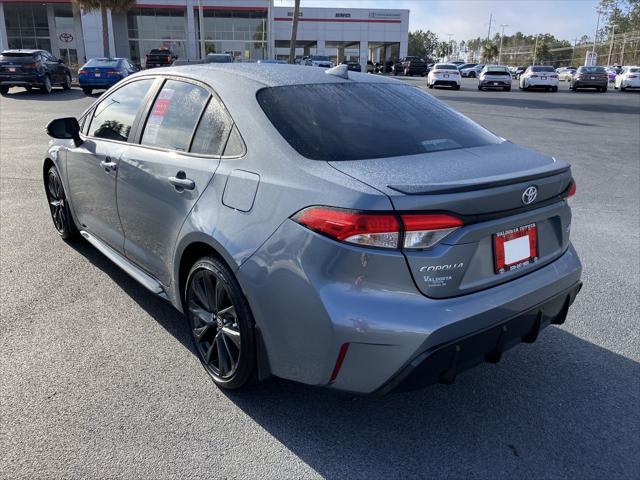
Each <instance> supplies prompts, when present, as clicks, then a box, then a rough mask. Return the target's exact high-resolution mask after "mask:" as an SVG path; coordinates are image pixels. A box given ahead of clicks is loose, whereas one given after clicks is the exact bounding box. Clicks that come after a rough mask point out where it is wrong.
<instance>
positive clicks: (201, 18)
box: [198, 0, 207, 58]
mask: <svg viewBox="0 0 640 480" xmlns="http://www.w3.org/2000/svg"><path fill="white" fill-rule="evenodd" d="M198 25H199V27H200V58H204V57H206V56H207V50H206V49H205V47H204V12H203V11H202V0H198Z"/></svg>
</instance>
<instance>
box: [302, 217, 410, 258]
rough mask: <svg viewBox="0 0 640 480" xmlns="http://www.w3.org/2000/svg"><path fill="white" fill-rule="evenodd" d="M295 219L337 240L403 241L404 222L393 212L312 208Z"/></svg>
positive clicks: (378, 243)
mask: <svg viewBox="0 0 640 480" xmlns="http://www.w3.org/2000/svg"><path fill="white" fill-rule="evenodd" d="M293 220H295V221H296V222H298V223H300V224H302V225H304V226H305V227H307V228H310V229H311V230H314V231H316V232H318V233H322V234H323V235H326V236H328V237H331V238H333V239H335V240H340V241H342V242H348V243H355V244H357V245H364V246H368V247H381V248H398V244H399V241H400V240H399V239H400V223H399V222H398V218H397V217H396V216H395V215H392V214H379V213H359V212H354V211H351V210H339V209H334V208H328V207H309V208H306V209H304V210H302V211H301V212H299V213H297V214H296V215H295V216H294V217H293Z"/></svg>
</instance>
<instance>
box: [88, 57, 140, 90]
mask: <svg viewBox="0 0 640 480" xmlns="http://www.w3.org/2000/svg"><path fill="white" fill-rule="evenodd" d="M137 71H138V69H137V68H136V67H135V66H134V65H132V64H131V63H130V62H129V60H127V59H126V58H92V59H90V60H89V61H88V62H87V63H85V64H84V66H83V67H82V68H81V69H80V70H78V83H79V84H80V88H82V91H83V92H84V93H85V95H91V93H92V92H93V91H94V90H101V89H104V90H106V89H108V88H111V87H112V86H113V85H115V84H116V83H118V82H119V81H120V80H122V79H123V78H125V77H128V76H129V75H131V74H132V73H135V72H137Z"/></svg>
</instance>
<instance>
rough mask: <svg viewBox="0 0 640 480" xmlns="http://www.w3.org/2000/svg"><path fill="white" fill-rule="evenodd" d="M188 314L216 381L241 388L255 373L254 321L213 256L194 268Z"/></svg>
mask: <svg viewBox="0 0 640 480" xmlns="http://www.w3.org/2000/svg"><path fill="white" fill-rule="evenodd" d="M185 311H186V313H187V318H188V320H189V327H190V330H191V336H192V338H193V341H194V344H195V348H196V351H197V353H198V356H199V357H200V360H201V362H202V364H203V366H204V367H205V369H206V370H207V372H208V373H209V375H211V377H212V379H213V381H214V382H215V383H216V384H217V385H218V386H220V387H222V388H227V389H237V388H240V387H243V386H244V385H246V384H247V383H249V382H250V381H251V380H252V379H253V377H254V372H255V370H256V369H255V335H254V322H253V317H252V315H251V311H250V310H249V305H248V303H247V301H246V299H245V298H244V295H243V293H242V291H241V289H240V286H239V285H238V282H237V281H236V279H235V277H234V276H233V274H232V273H231V272H230V270H229V269H228V268H227V267H226V265H224V264H223V263H222V262H220V261H219V260H218V259H216V258H213V257H204V258H202V259H201V260H199V261H198V262H196V263H195V265H194V266H193V267H192V268H191V272H190V273H189V277H188V279H187V288H186V292H185Z"/></svg>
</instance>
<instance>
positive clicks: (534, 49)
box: [533, 34, 540, 65]
mask: <svg viewBox="0 0 640 480" xmlns="http://www.w3.org/2000/svg"><path fill="white" fill-rule="evenodd" d="M539 36H540V34H538V35H536V43H535V45H534V46H533V65H535V64H536V55H537V54H538V37H539Z"/></svg>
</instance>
